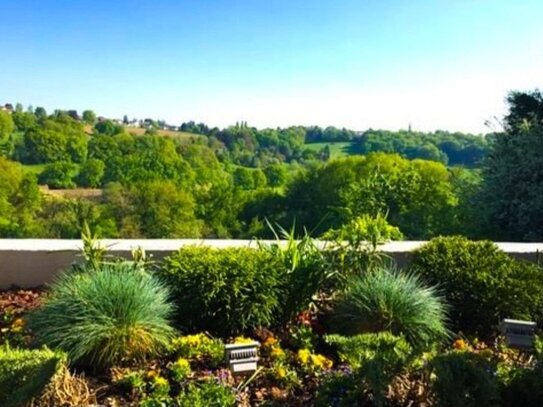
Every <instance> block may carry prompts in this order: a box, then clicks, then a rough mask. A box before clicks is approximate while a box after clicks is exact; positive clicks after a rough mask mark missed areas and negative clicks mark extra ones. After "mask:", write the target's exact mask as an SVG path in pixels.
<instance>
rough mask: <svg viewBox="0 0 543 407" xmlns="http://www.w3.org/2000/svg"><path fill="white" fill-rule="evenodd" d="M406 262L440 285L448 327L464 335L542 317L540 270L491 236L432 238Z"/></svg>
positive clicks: (484, 333)
mask: <svg viewBox="0 0 543 407" xmlns="http://www.w3.org/2000/svg"><path fill="white" fill-rule="evenodd" d="M411 267H412V270H413V271H414V272H416V273H417V274H419V275H420V276H421V277H422V278H423V279H424V280H425V281H427V282H428V283H429V284H435V285H438V286H439V288H440V289H441V290H442V291H443V293H444V296H445V298H446V299H447V302H448V303H449V304H450V306H451V311H450V318H451V324H452V326H453V328H454V329H455V330H457V331H461V332H463V333H464V334H466V335H479V336H480V337H482V338H488V337H491V336H492V335H494V334H495V333H497V326H498V324H499V323H500V321H501V320H503V318H515V319H527V320H535V321H541V319H542V318H541V316H542V313H543V270H542V269H541V268H540V267H538V266H536V265H535V264H531V263H528V262H523V261H519V260H515V259H513V258H511V257H510V256H508V255H507V254H506V253H504V252H503V251H501V250H500V249H499V248H498V247H497V246H496V245H495V244H494V243H492V242H490V241H470V240H468V239H466V238H464V237H440V238H436V239H433V240H431V241H430V242H429V243H427V244H426V245H424V246H423V247H421V248H420V249H419V250H417V251H416V252H415V253H414V255H413V263H412V266H411Z"/></svg>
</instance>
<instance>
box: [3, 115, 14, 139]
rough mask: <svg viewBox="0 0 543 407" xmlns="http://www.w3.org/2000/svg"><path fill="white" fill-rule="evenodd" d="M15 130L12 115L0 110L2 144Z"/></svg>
mask: <svg viewBox="0 0 543 407" xmlns="http://www.w3.org/2000/svg"><path fill="white" fill-rule="evenodd" d="M14 130H15V124H14V123H13V119H12V118H11V115H10V114H9V113H7V112H4V111H2V110H0V142H3V141H5V140H6V139H7V138H8V137H9V136H10V135H11V133H13V131H14Z"/></svg>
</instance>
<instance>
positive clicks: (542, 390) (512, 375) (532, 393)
mask: <svg viewBox="0 0 543 407" xmlns="http://www.w3.org/2000/svg"><path fill="white" fill-rule="evenodd" d="M508 376H509V377H508V378H507V383H503V385H502V390H501V397H502V402H503V405H504V406H506V407H515V406H523V407H540V406H542V405H543V382H542V378H543V366H541V364H539V365H538V366H536V367H535V368H534V369H527V368H523V367H519V368H515V369H512V370H511V371H510V372H509V374H508Z"/></svg>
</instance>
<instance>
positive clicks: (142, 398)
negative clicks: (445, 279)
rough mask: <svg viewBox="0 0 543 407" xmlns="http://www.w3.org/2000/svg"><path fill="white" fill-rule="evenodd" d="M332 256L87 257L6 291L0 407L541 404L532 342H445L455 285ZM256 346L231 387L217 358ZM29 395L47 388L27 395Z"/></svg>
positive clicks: (542, 352)
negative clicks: (443, 286) (34, 284)
mask: <svg viewBox="0 0 543 407" xmlns="http://www.w3.org/2000/svg"><path fill="white" fill-rule="evenodd" d="M439 242H441V241H439ZM468 246H469V244H468ZM338 250H346V251H348V250H350V249H349V248H348V247H347V248H345V249H343V248H341V249H338V248H336V250H335V251H333V252H332V253H331V255H326V253H325V254H320V253H317V252H316V251H314V248H313V247H311V242H310V241H309V240H305V241H303V242H301V243H295V242H291V244H290V245H288V246H287V247H286V248H283V249H279V248H277V247H274V248H266V247H262V248H259V249H251V250H248V249H243V250H237V249H228V250H224V251H221V250H209V249H205V250H201V249H199V248H185V249H182V250H181V251H180V252H179V253H176V254H175V255H173V256H172V257H171V258H170V259H167V260H166V261H165V262H163V263H160V264H158V263H153V262H150V261H149V260H148V259H146V258H145V255H144V253H141V252H137V253H135V256H134V260H133V261H131V262H127V261H125V260H120V259H109V258H107V259H106V257H101V259H100V260H99V261H96V259H94V260H93V259H89V258H88V256H87V262H86V263H85V264H83V265H80V266H78V267H75V268H74V269H72V270H68V271H66V272H65V273H64V274H63V275H62V276H61V277H59V279H58V280H57V281H56V282H55V283H53V284H52V285H51V286H49V287H47V288H46V289H39V290H11V291H6V292H2V293H0V335H1V336H0V394H4V395H6V394H9V392H10V387H13V386H14V385H13V383H20V384H18V385H16V386H17V387H18V389H19V390H20V391H19V393H18V394H17V397H18V400H20V402H19V404H17V405H29V403H30V405H33V406H57V405H63V406H71V405H73V406H76V405H91V404H100V405H105V406H144V407H154V406H157V407H159V406H191V407H192V406H196V407H197V406H254V405H266V406H270V405H288V406H313V405H315V406H353V405H354V406H356V405H362V406H384V405H387V406H398V407H400V406H407V405H412V406H432V405H436V406H459V407H460V406H491V405H501V406H514V405H523V406H539V405H541V403H542V402H543V385H542V383H541V377H542V375H543V345H542V342H541V341H540V340H539V339H536V341H535V347H534V349H532V350H530V351H529V352H522V351H519V350H514V349H510V348H508V347H507V346H505V345H504V342H503V338H501V337H500V336H499V335H498V332H497V331H496V330H495V328H494V326H495V325H494V324H493V321H491V323H487V322H486V321H485V326H484V328H485V329H484V331H483V330H481V332H484V334H485V341H481V340H478V339H477V338H476V336H469V337H466V336H464V335H463V334H461V333H459V332H452V331H451V330H450V327H451V326H454V325H451V324H450V322H449V321H448V319H447V314H449V315H455V314H454V312H451V309H450V308H449V307H450V306H451V305H449V303H447V302H446V300H445V298H446V297H447V294H449V295H450V294H451V293H453V292H455V291H454V290H457V286H455V287H453V288H454V290H453V289H452V288H451V290H450V292H445V293H441V292H440V291H439V290H437V289H436V288H435V287H431V286H430V287H429V286H426V285H425V283H424V281H423V280H422V279H421V278H419V276H418V275H415V274H414V272H413V271H411V272H406V271H401V270H395V269H393V268H390V267H389V266H387V265H386V264H385V263H384V262H382V261H381V259H380V257H379V256H377V255H376V253H375V252H374V251H372V250H373V249H372V248H369V249H368V251H367V252H364V251H362V252H361V253H360V247H357V252H356V253H353V252H345V253H342V252H340V251H338ZM447 250H449V251H450V250H454V247H452V248H451V247H448V248H447ZM463 250H466V249H465V247H464V248H463ZM422 253H423V254H424V252H422ZM365 255H367V256H366V257H364V256H365ZM101 256H102V254H101ZM251 256H253V257H252V258H250V259H249V258H248V257H251ZM432 256H434V257H432V259H434V258H436V257H435V256H437V255H435V254H434V253H433V252H432ZM446 256H447V258H449V259H450V258H454V253H453V254H451V253H449V252H447V254H446ZM499 256H501V254H500V255H499ZM204 259H205V260H206V261H203V260H204ZM339 259H340V260H339ZM507 261H508V262H509V261H510V260H507ZM361 264H363V265H364V267H361V266H360V265H361ZM425 264H426V263H424V262H422V261H420V262H419V265H418V266H419V267H422V266H425ZM270 265H273V267H274V270H273V275H264V274H263V273H262V270H268V269H270ZM264 266H266V267H267V268H265V267H264ZM455 267H457V268H458V269H460V270H461V267H460V266H458V265H456V266H455ZM471 267H472V268H473V267H474V266H471ZM515 267H516V266H515ZM534 267H535V266H534ZM157 269H158V271H157ZM534 270H535V268H533V267H532V266H530V270H529V271H530V273H532V272H533V271H534ZM470 272H471V271H470ZM504 273H505V272H504ZM434 274H435V273H434ZM251 276H255V278H254V279H252V277H251ZM304 276H307V277H306V278H308V279H310V280H311V281H310V284H309V285H308V286H306V287H304V290H297V289H293V287H302V286H303V279H304ZM485 278H487V281H490V280H489V277H485ZM509 278H514V275H513V276H511V277H509ZM533 281H537V280H536V279H534V280H533ZM270 285H273V287H270ZM308 287H312V288H311V289H309V288H308ZM464 289H465V290H469V289H470V287H469V286H465V288H464ZM477 289H479V288H477ZM534 292H535V290H534ZM172 294H173V295H172ZM296 295H298V298H295V297H296ZM485 296H486V297H485V298H487V297H488V296H489V294H488V293H486V292H485ZM191 297H192V298H195V299H197V301H198V307H196V308H195V306H194V304H190V299H191ZM474 301H475V300H474ZM239 302H242V303H243V304H246V305H245V306H243V307H240V306H238V303H239ZM267 304H272V306H273V310H274V312H269V310H267V311H265V312H263V311H262V310H261V309H259V307H266V306H267ZM452 304H453V305H452V306H453V307H454V302H452ZM285 308H288V311H287V310H286V309H285ZM197 309H200V311H201V315H194V312H197ZM188 310H190V312H188ZM456 310H457V309H456ZM452 311H454V310H452ZM528 311H529V310H528ZM487 313H488V314H489V315H492V310H488V312H487ZM204 315H205V318H203V316H204ZM462 318H463V321H466V320H467V316H466V315H462ZM208 319H209V320H208ZM202 327H206V328H207V330H205V331H204V330H203V329H202ZM475 328H477V327H475ZM475 331H477V329H475ZM254 341H256V342H258V344H259V347H258V357H259V360H258V368H257V370H256V371H254V372H249V373H247V374H244V375H233V374H232V372H231V371H230V369H229V366H228V363H227V361H226V358H225V345H226V344H231V343H237V344H244V343H245V344H246V343H252V342H254ZM31 377H36V378H39V381H36V380H34V381H32V380H30V379H27V378H31ZM29 380H30V381H29ZM32 382H35V383H40V386H42V387H38V388H37V387H36V386H29V387H28V388H29V389H30V390H28V392H26V393H25V390H24V389H25V388H26V387H25V386H27V385H28V383H32ZM6 400H7V399H6ZM6 400H2V399H0V401H1V402H2V403H4V404H6V403H8V401H9V400H7V401H6ZM0 404H1V403H0ZM2 405H3V404H2ZM6 405H9V404H6Z"/></svg>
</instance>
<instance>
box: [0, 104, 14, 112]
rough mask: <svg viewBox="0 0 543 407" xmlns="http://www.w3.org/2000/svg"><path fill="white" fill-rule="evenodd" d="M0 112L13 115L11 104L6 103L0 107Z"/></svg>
mask: <svg viewBox="0 0 543 407" xmlns="http://www.w3.org/2000/svg"><path fill="white" fill-rule="evenodd" d="M0 110H1V111H3V112H8V113H13V110H14V109H13V105H12V104H11V103H6V104H5V105H4V106H0Z"/></svg>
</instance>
